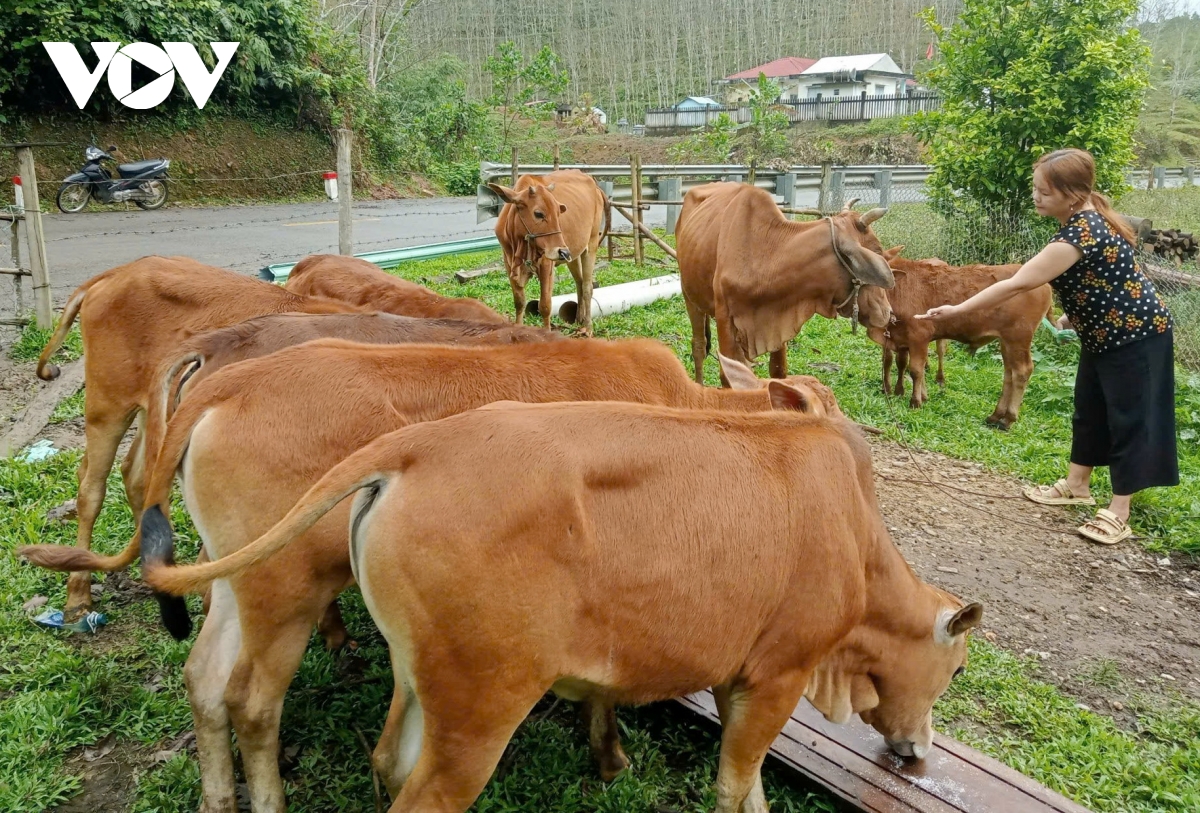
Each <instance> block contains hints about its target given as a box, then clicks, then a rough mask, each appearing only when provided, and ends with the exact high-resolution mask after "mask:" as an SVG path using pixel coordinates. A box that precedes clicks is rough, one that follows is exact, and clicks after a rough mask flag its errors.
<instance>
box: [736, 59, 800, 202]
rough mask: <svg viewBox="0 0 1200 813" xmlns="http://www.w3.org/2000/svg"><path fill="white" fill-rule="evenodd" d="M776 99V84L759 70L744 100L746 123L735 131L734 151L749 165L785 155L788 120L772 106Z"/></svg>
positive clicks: (787, 145)
mask: <svg viewBox="0 0 1200 813" xmlns="http://www.w3.org/2000/svg"><path fill="white" fill-rule="evenodd" d="M778 99H779V85H778V84H777V83H775V82H773V81H771V80H770V79H768V78H767V75H766V74H764V73H759V75H758V85H757V86H756V87H755V88H754V90H752V91H751V92H750V100H749V102H748V104H749V106H750V123H749V124H747V125H746V126H745V127H744V128H742V131H741V132H740V133H739V134H738V148H737V153H738V155H739V156H740V157H741V159H742V161H744V162H745V163H747V164H750V165H751V166H754V167H761V166H764V165H766V164H767V163H769V162H771V161H773V160H776V159H779V158H783V157H784V155H786V154H787V151H788V148H789V144H788V138H787V129H788V125H789V124H790V123H791V122H790V120H789V119H788V117H787V113H784V112H783V111H782V110H780V109H779V108H778V106H777V105H776V102H777V101H778ZM750 180H751V181H752V182H753V180H754V179H753V178H751V179H750Z"/></svg>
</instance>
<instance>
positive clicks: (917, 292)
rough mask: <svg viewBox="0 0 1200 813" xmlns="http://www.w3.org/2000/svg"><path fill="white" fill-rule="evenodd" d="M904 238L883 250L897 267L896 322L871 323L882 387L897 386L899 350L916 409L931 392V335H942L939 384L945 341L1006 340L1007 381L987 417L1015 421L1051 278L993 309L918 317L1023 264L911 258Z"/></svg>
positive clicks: (900, 386) (975, 344)
mask: <svg viewBox="0 0 1200 813" xmlns="http://www.w3.org/2000/svg"><path fill="white" fill-rule="evenodd" d="M903 248H904V246H896V247H894V248H891V249H888V250H887V252H885V254H884V256H886V257H887V258H888V262H889V263H890V264H891V266H892V270H893V271H894V272H895V275H896V287H895V288H893V289H892V290H890V291H889V292H888V299H889V300H890V301H891V305H892V314H893V322H892V324H891V325H889V326H888V327H887V329H886V330H884V329H881V328H875V327H872V328H869V329H868V330H867V335H868V336H869V337H870V338H871V340H872V341H873V342H875V343H876V344H878V345H880V346H881V347H882V348H883V392H884V394H885V395H888V394H890V393H889V388H890V384H891V367H892V354H893V352H894V353H895V354H896V357H897V366H896V388H895V390H894V393H895V394H896V395H903V394H904V368H905V366H906V365H907V366H908V374H909V376H910V377H911V378H912V382H913V389H912V397H911V398H910V399H909V402H908V405H909V406H910V407H911V408H913V409H917V408H919V407H920V406H921V405H922V404H924V403H925V402H926V401H927V400H929V394H928V391H927V390H926V387H925V366H926V364H927V362H928V358H929V343H930V342H932V341H937V342H938V377H937V382H938V384H939V385H942V386H944V385H945V377H944V376H943V374H942V354H943V353H944V352H945V351H944V342H945V340H947V339H949V340H952V341H956V342H962V343H963V344H965V345H967V346H968V347H969V348H970V350H971V352H972V353H974V352H975V351H976V350H978V349H979V348H980V347H983V346H984V345H985V344H988V343H990V342H993V341H995V340H997V339H999V340H1000V355H1001V357H1002V358H1003V359H1004V386H1003V388H1002V390H1001V392H1000V400H999V401H998V402H997V404H996V409H995V411H994V412H992V414H991V415H989V416H988V418H987V422H988V423H989V424H990V425H992V426H996V427H999V428H1000V429H1008V428H1009V427H1010V426H1012V425H1013V424H1014V423H1016V421H1017V414H1018V412H1019V411H1020V409H1021V401H1022V400H1023V399H1024V397H1025V388H1026V387H1027V386H1029V376H1030V375H1031V374H1032V373H1033V356H1032V355H1031V353H1030V348H1031V346H1032V344H1033V334H1034V332H1036V331H1037V327H1038V325H1039V324H1040V323H1041V321H1042V317H1044V316H1048V315H1049V314H1050V312H1051V306H1052V304H1053V296H1052V294H1051V291H1050V286H1049V285H1042V286H1040V287H1038V288H1034V289H1033V290H1032V291H1026V292H1025V293H1023V294H1021V295H1019V296H1015V297H1013V298H1012V299H1010V300H1008V301H1007V302H1005V303H1003V304H1002V305H1000V306H998V307H996V308H992V309H991V310H988V311H986V312H976V313H970V314H967V315H965V316H959V317H954V318H952V319H942V320H939V321H937V322H934V321H931V320H922V319H915V318H914V317H915V316H916V315H917V314H919V313H925V312H926V311H927V310H929V309H930V308H933V307H936V306H938V305H957V304H958V303H960V302H964V301H965V300H967V299H969V298H970V297H972V296H974V295H975V294H977V293H978V292H980V291H982V290H983V289H984V288H986V287H988V286H989V285H993V284H994V283H997V282H999V281H1001V280H1005V279H1008V278H1009V277H1011V276H1012V275H1013V274H1015V273H1017V270H1018V269H1019V268H1020V267H1021V266H1020V265H964V266H952V265H948V264H947V263H945V262H943V261H942V260H936V259H933V260H906V259H904V258H903V257H900V256H899V254H900V251H901V250H902V249H903Z"/></svg>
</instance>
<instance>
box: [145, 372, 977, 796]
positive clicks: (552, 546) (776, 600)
mask: <svg viewBox="0 0 1200 813" xmlns="http://www.w3.org/2000/svg"><path fill="white" fill-rule="evenodd" d="M769 389H770V393H771V397H772V399H773V400H775V402H776V403H777V404H781V405H783V406H784V407H785V408H788V407H790V405H791V404H792V403H794V402H795V401H797V400H800V401H804V400H805V399H806V395H805V394H804V393H802V392H801V391H798V390H794V389H792V388H790V387H788V386H787V385H786V384H783V383H780V382H772V383H771V385H770V388H769ZM819 415H820V410H819V409H817V410H813V411H810V413H809V414H808V415H796V414H795V413H792V412H788V413H785V414H769V415H768V414H761V415H737V414H729V413H715V412H708V411H685V410H677V409H665V408H661V407H647V406H642V405H633V404H579V403H576V404H541V405H536V406H531V405H526V404H504V405H497V406H495V407H492V408H486V409H479V410H474V411H471V412H467V413H464V414H462V415H457V416H454V417H450V418H446V419H444V420H440V421H435V422H432V423H426V424H423V425H419V426H411V427H407V428H404V429H401V430H399V431H396V432H393V433H391V434H388V435H384V436H383V437H381V438H379V439H377V440H375V441H374V442H372V443H371V444H369V445H367V446H366V447H364V448H363V449H360V450H359V451H358V452H356V453H355V454H353V455H351V456H350V457H349V458H347V459H346V460H345V461H343V462H342V463H340V464H339V465H337V466H336V467H334V468H333V469H332V470H331V471H329V472H328V473H327V474H326V475H325V476H324V477H323V478H322V479H321V480H319V481H318V482H317V483H316V484H315V485H313V487H312V488H311V489H310V490H309V491H308V493H307V494H305V496H304V497H303V498H302V499H301V500H300V501H299V503H297V504H296V505H295V506H294V507H292V508H291V510H290V511H289V512H288V513H287V514H286V515H285V517H284V518H283V520H282V521H280V522H279V523H278V524H277V525H275V526H274V527H272V528H270V529H269V530H268V531H266V533H265V534H264V535H263V536H261V537H260V538H259V539H258V540H256V541H254V542H253V543H251V544H250V545H249V546H247V547H245V548H243V549H242V550H240V551H239V552H238V553H236V554H234V555H232V556H230V557H229V558H228V560H221V561H220V562H217V563H213V564H208V565H201V566H198V567H196V566H194V567H192V568H185V569H179V568H171V567H170V566H169V563H170V560H171V542H170V532H169V528H168V527H167V526H166V523H165V520H164V519H163V518H162V515H161V514H152V513H149V512H148V513H147V522H146V525H147V527H148V528H149V526H151V525H153V526H154V529H153V533H151V531H150V530H147V532H146V533H147V538H146V578H147V581H149V582H150V584H151V585H153V586H154V587H156V588H157V589H160V590H161V589H166V590H168V591H170V592H172V593H184V592H189V591H193V590H196V589H199V588H200V587H202V586H203V584H204V583H205V582H206V581H207V580H208V579H209V578H210V577H212V576H214V575H217V574H219V575H220V576H221V577H222V578H228V579H231V581H233V582H235V583H236V580H237V579H239V578H242V577H241V576H239V575H238V574H239V571H241V570H242V569H243V568H245V567H246V566H248V565H249V564H251V563H255V562H264V563H270V562H271V561H272V560H271V559H269V558H267V557H270V556H271V555H272V554H273V553H275V552H276V551H279V550H280V549H282V548H284V547H285V546H287V545H289V544H299V543H297V542H293V540H298V539H303V538H304V535H305V533H306V531H308V529H310V528H312V527H313V526H314V525H316V524H318V523H319V522H321V521H323V520H322V517H323V516H324V515H325V514H326V513H327V512H329V511H331V510H332V509H334V508H335V506H337V505H339V503H341V502H342V501H343V500H344V498H345V497H347V496H349V495H351V494H353V493H355V492H356V491H360V490H362V493H361V494H360V495H359V496H358V498H356V500H355V501H354V505H353V507H352V508H350V511H349V516H350V527H351V530H350V559H351V567H352V568H353V572H354V577H355V579H356V580H357V582H358V584H359V587H360V588H361V590H362V594H363V598H364V600H365V602H366V605H367V608H368V609H369V610H370V612H371V615H372V617H373V618H374V619H375V622H376V624H377V626H378V627H379V629H380V631H381V632H382V633H383V635H384V637H385V638H386V639H387V641H388V647H389V650H390V651H391V654H392V668H393V671H394V678H395V691H394V694H393V699H392V707H391V710H390V711H389V713H388V718H387V723H386V725H385V726H384V730H383V732H382V734H381V736H380V740H379V743H378V746H377V747H376V749H375V753H374V755H373V762H374V764H375V766H376V768H377V770H378V771H379V773H380V774H381V775H382V777H383V778H384V779H385V781H386V783H387V786H388V790H389V792H390V793H391V796H392V798H393V799H394V803H393V810H404V811H410V810H411V811H417V810H420V811H429V813H435V811H436V813H463V811H466V810H467V809H468V807H470V805H471V804H472V803H473V802H474V800H475V798H476V797H477V796H478V795H479V793H480V792H481V791H482V790H483V788H484V786H485V785H486V783H487V782H488V780H489V779H490V777H491V776H492V774H493V772H494V770H495V768H496V764H497V763H498V761H499V759H500V757H501V755H502V754H503V752H504V750H505V747H506V746H507V744H508V741H509V739H510V738H511V737H512V735H513V733H514V731H515V730H516V728H517V726H518V725H520V723H521V721H522V720H523V719H524V718H525V716H526V715H527V714H528V713H529V711H530V709H531V708H532V707H533V705H534V704H535V703H536V702H537V701H538V699H539V698H540V697H542V695H543V694H544V693H545V692H546V691H547V690H553V691H555V692H556V693H557V694H558V695H559V696H562V697H565V698H567V699H570V700H585V701H588V702H591V703H593V704H598V705H604V706H607V705H610V704H613V703H626V704H634V703H647V702H652V701H657V700H665V699H668V698H673V697H680V696H682V695H686V694H690V693H693V692H697V691H700V690H702V689H705V688H708V687H710V686H711V687H713V693H714V696H715V698H716V700H717V706H718V709H719V711H720V715H721V722H722V738H721V759H720V768H719V771H718V775H717V782H716V785H717V787H716V791H717V808H716V809H717V811H718V813H766V810H767V805H766V799H765V796H764V795H763V789H762V779H761V775H760V769H761V765H762V762H763V759H764V757H765V756H766V754H767V751H768V749H769V748H770V746H771V743H772V742H773V741H774V739H775V737H776V736H778V734H779V731H780V729H781V727H782V726H783V724H784V723H785V722H786V721H787V720H788V718H789V716H790V715H791V713H792V711H793V709H795V707H796V704H797V703H798V702H799V701H800V698H801V697H803V696H807V697H808V698H809V700H810V701H812V703H813V705H814V706H816V708H817V709H818V710H820V711H821V712H822V713H823V714H824V715H825V717H826V718H827V719H829V720H830V721H831V722H839V723H840V722H845V721H846V720H847V719H848V718H849V717H850V716H851V715H852V714H854V713H857V714H859V715H860V716H861V717H862V719H863V720H864V721H865V722H867V723H868V724H870V725H872V726H874V727H875V729H876V730H877V731H879V732H880V733H881V734H882V735H883V736H884V738H885V739H886V741H887V742H888V744H889V745H890V746H891V747H892V749H893V750H894V751H895V752H896V753H898V754H901V755H903V756H916V757H923V756H925V754H926V753H927V752H928V751H929V749H930V747H931V745H932V742H933V728H932V715H931V709H932V706H933V703H934V701H935V700H936V699H937V698H938V697H939V696H940V695H941V694H942V693H943V692H944V691H945V689H946V687H947V686H948V685H949V683H950V680H951V678H952V677H953V676H954V675H955V674H957V673H958V672H959V671H961V670H962V669H963V668H964V667H965V665H966V660H967V650H966V633H967V631H968V630H969V629H970V628H971V627H973V626H975V625H977V624H978V623H979V621H980V620H981V617H982V608H981V607H980V605H978V604H970V605H966V606H963V603H962V602H961V601H959V600H958V599H957V598H955V597H953V596H951V595H949V594H947V593H944V592H942V591H940V590H937V589H936V588H933V587H931V586H929V585H927V584H925V583H923V582H922V581H920V579H918V578H917V576H916V575H915V574H914V573H913V571H912V569H911V568H910V567H909V566H908V565H907V563H906V562H905V561H904V557H903V556H902V555H901V553H900V552H899V551H898V549H897V548H896V547H895V545H894V544H893V543H892V541H891V539H890V538H889V537H888V533H887V530H886V529H885V527H884V524H883V521H882V518H881V517H880V514H879V509H878V506H877V504H876V500H875V494H874V489H873V485H872V482H871V470H870V469H871V467H870V449H869V448H868V447H867V445H866V443H865V442H864V441H863V439H862V437H861V436H860V435H858V434H857V433H856V432H855V431H854V430H853V429H850V428H848V426H847V424H846V422H845V421H831V420H828V419H824V418H821V417H816V416H819ZM531 461H536V465H532V466H531V465H530V462H531ZM768 461H769V462H768ZM464 472H471V477H470V479H469V480H466V481H464V479H463V474H464ZM517 481H521V482H522V483H524V485H525V487H526V488H525V489H522V490H520V491H518V490H514V489H513V488H512V483H514V482H517ZM714 484H716V485H717V487H716V488H715V489H714V488H713V486H714ZM526 489H528V490H526ZM527 493H532V494H536V495H538V497H537V499H536V500H535V501H532V502H531V501H529V500H528V499H526V497H525V494H527ZM765 495H770V496H769V498H768V499H764V496H765ZM339 513H340V514H341V515H342V516H345V511H339ZM278 558H284V557H278ZM260 566H261V565H260ZM181 571H182V572H181Z"/></svg>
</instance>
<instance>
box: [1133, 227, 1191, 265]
mask: <svg viewBox="0 0 1200 813" xmlns="http://www.w3.org/2000/svg"><path fill="white" fill-rule="evenodd" d="M1142 242H1143V243H1145V244H1146V245H1148V246H1151V247H1152V248H1153V251H1154V253H1155V254H1157V255H1158V256H1160V257H1165V258H1166V259H1168V260H1174V261H1175V262H1177V263H1181V262H1186V261H1189V260H1194V259H1195V258H1196V257H1197V255H1200V240H1197V239H1196V235H1194V234H1190V233H1189V234H1185V233H1183V232H1180V231H1179V230H1178V229H1162V230H1158V229H1154V230H1152V231H1151V232H1150V233H1149V234H1147V235H1146V236H1145V237H1144V238H1143V239H1142Z"/></svg>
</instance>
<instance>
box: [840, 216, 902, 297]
mask: <svg viewBox="0 0 1200 813" xmlns="http://www.w3.org/2000/svg"><path fill="white" fill-rule="evenodd" d="M857 202H858V200H857V199H855V200H852V201H850V202H849V203H847V204H846V206H845V208H843V209H842V211H840V212H838V213H837V214H835V215H831V216H830V222H831V223H832V224H833V239H834V241H835V243H836V245H837V249H838V253H839V254H841V256H842V257H844V258H845V260H846V263H847V264H848V265H849V266H850V269H849V270H850V273H851V274H852V275H853V276H854V278H855V279H857V280H858V281H859V282H861V283H862V284H863V285H877V286H879V287H880V288H891V287H892V286H893V285H895V284H896V281H895V279H893V277H892V269H891V267H889V266H888V263H887V260H886V259H884V256H883V246H882V245H881V244H880V242H879V238H878V237H876V236H875V231H874V229H872V228H871V224H872V223H874V222H875V221H876V220H878V219H879V218H881V217H883V216H884V215H886V214H887V209H879V208H877V209H871V210H870V211H869V212H863V213H861V214H859V213H858V212H856V211H854V210H853V209H852V208H851V207H853V206H854V204H855V203H857Z"/></svg>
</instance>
